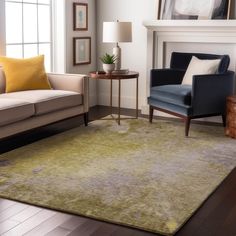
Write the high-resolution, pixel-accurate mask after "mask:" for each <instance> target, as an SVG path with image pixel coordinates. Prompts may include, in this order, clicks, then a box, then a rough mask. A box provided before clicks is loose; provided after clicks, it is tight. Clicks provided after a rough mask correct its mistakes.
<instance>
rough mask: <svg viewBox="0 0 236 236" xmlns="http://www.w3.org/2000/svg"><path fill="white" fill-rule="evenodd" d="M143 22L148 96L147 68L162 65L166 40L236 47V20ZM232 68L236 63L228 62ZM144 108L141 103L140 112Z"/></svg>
mask: <svg viewBox="0 0 236 236" xmlns="http://www.w3.org/2000/svg"><path fill="white" fill-rule="evenodd" d="M143 25H144V26H145V27H146V28H147V83H146V86H147V88H146V91H147V92H146V94H147V97H148V96H149V86H150V70H151V69H152V68H163V67H164V66H165V56H166V53H165V48H166V44H167V43H192V44H193V43H194V45H195V44H196V46H198V47H199V45H200V46H201V44H203V43H204V44H206V43H207V44H222V46H223V45H225V44H228V45H229V44H230V45H232V46H233V47H234V48H235V49H236V20H153V21H145V22H144V23H143ZM235 49H234V53H235V52H236V50H235ZM173 51H174V49H173ZM212 53H214V52H212ZM231 69H234V70H235V69H236V65H231ZM147 111H148V109H147V105H144V106H143V107H142V112H143V113H147Z"/></svg>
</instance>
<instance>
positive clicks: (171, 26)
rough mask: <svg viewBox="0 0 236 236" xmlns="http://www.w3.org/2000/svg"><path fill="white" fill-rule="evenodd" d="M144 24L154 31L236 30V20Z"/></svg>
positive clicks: (149, 22)
mask: <svg viewBox="0 0 236 236" xmlns="http://www.w3.org/2000/svg"><path fill="white" fill-rule="evenodd" d="M143 25H144V26H145V27H146V28H147V29H149V30H153V31H199V30H200V31H236V20H152V21H144V22H143Z"/></svg>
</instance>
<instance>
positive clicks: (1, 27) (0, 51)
mask: <svg viewBox="0 0 236 236" xmlns="http://www.w3.org/2000/svg"><path fill="white" fill-rule="evenodd" d="M4 9H5V1H2V0H0V55H5V43H6V38H5V10H4Z"/></svg>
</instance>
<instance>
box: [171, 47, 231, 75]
mask: <svg viewBox="0 0 236 236" xmlns="http://www.w3.org/2000/svg"><path fill="white" fill-rule="evenodd" d="M193 56H195V57H197V58H198V59H201V60H216V59H220V63H219V67H218V69H217V73H218V74H224V73H226V71H227V70H228V67H229V63H230V58H229V56H228V55H215V54H205V53H182V52H173V53H172V55H171V62H170V68H172V69H179V70H187V68H188V65H189V63H190V61H191V59H192V57H193Z"/></svg>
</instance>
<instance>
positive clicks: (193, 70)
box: [182, 56, 220, 85]
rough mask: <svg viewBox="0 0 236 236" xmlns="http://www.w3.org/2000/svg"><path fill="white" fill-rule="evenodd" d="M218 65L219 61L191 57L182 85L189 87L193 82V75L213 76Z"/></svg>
mask: <svg viewBox="0 0 236 236" xmlns="http://www.w3.org/2000/svg"><path fill="white" fill-rule="evenodd" d="M219 64H220V59H217V60H200V59H198V58H197V57H195V56H193V57H192V59H191V61H190V63H189V65H188V68H187V70H186V73H185V75H184V78H183V81H182V84H189V85H191V84H192V82H193V75H208V74H215V73H216V72H217V69H218V67H219Z"/></svg>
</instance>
